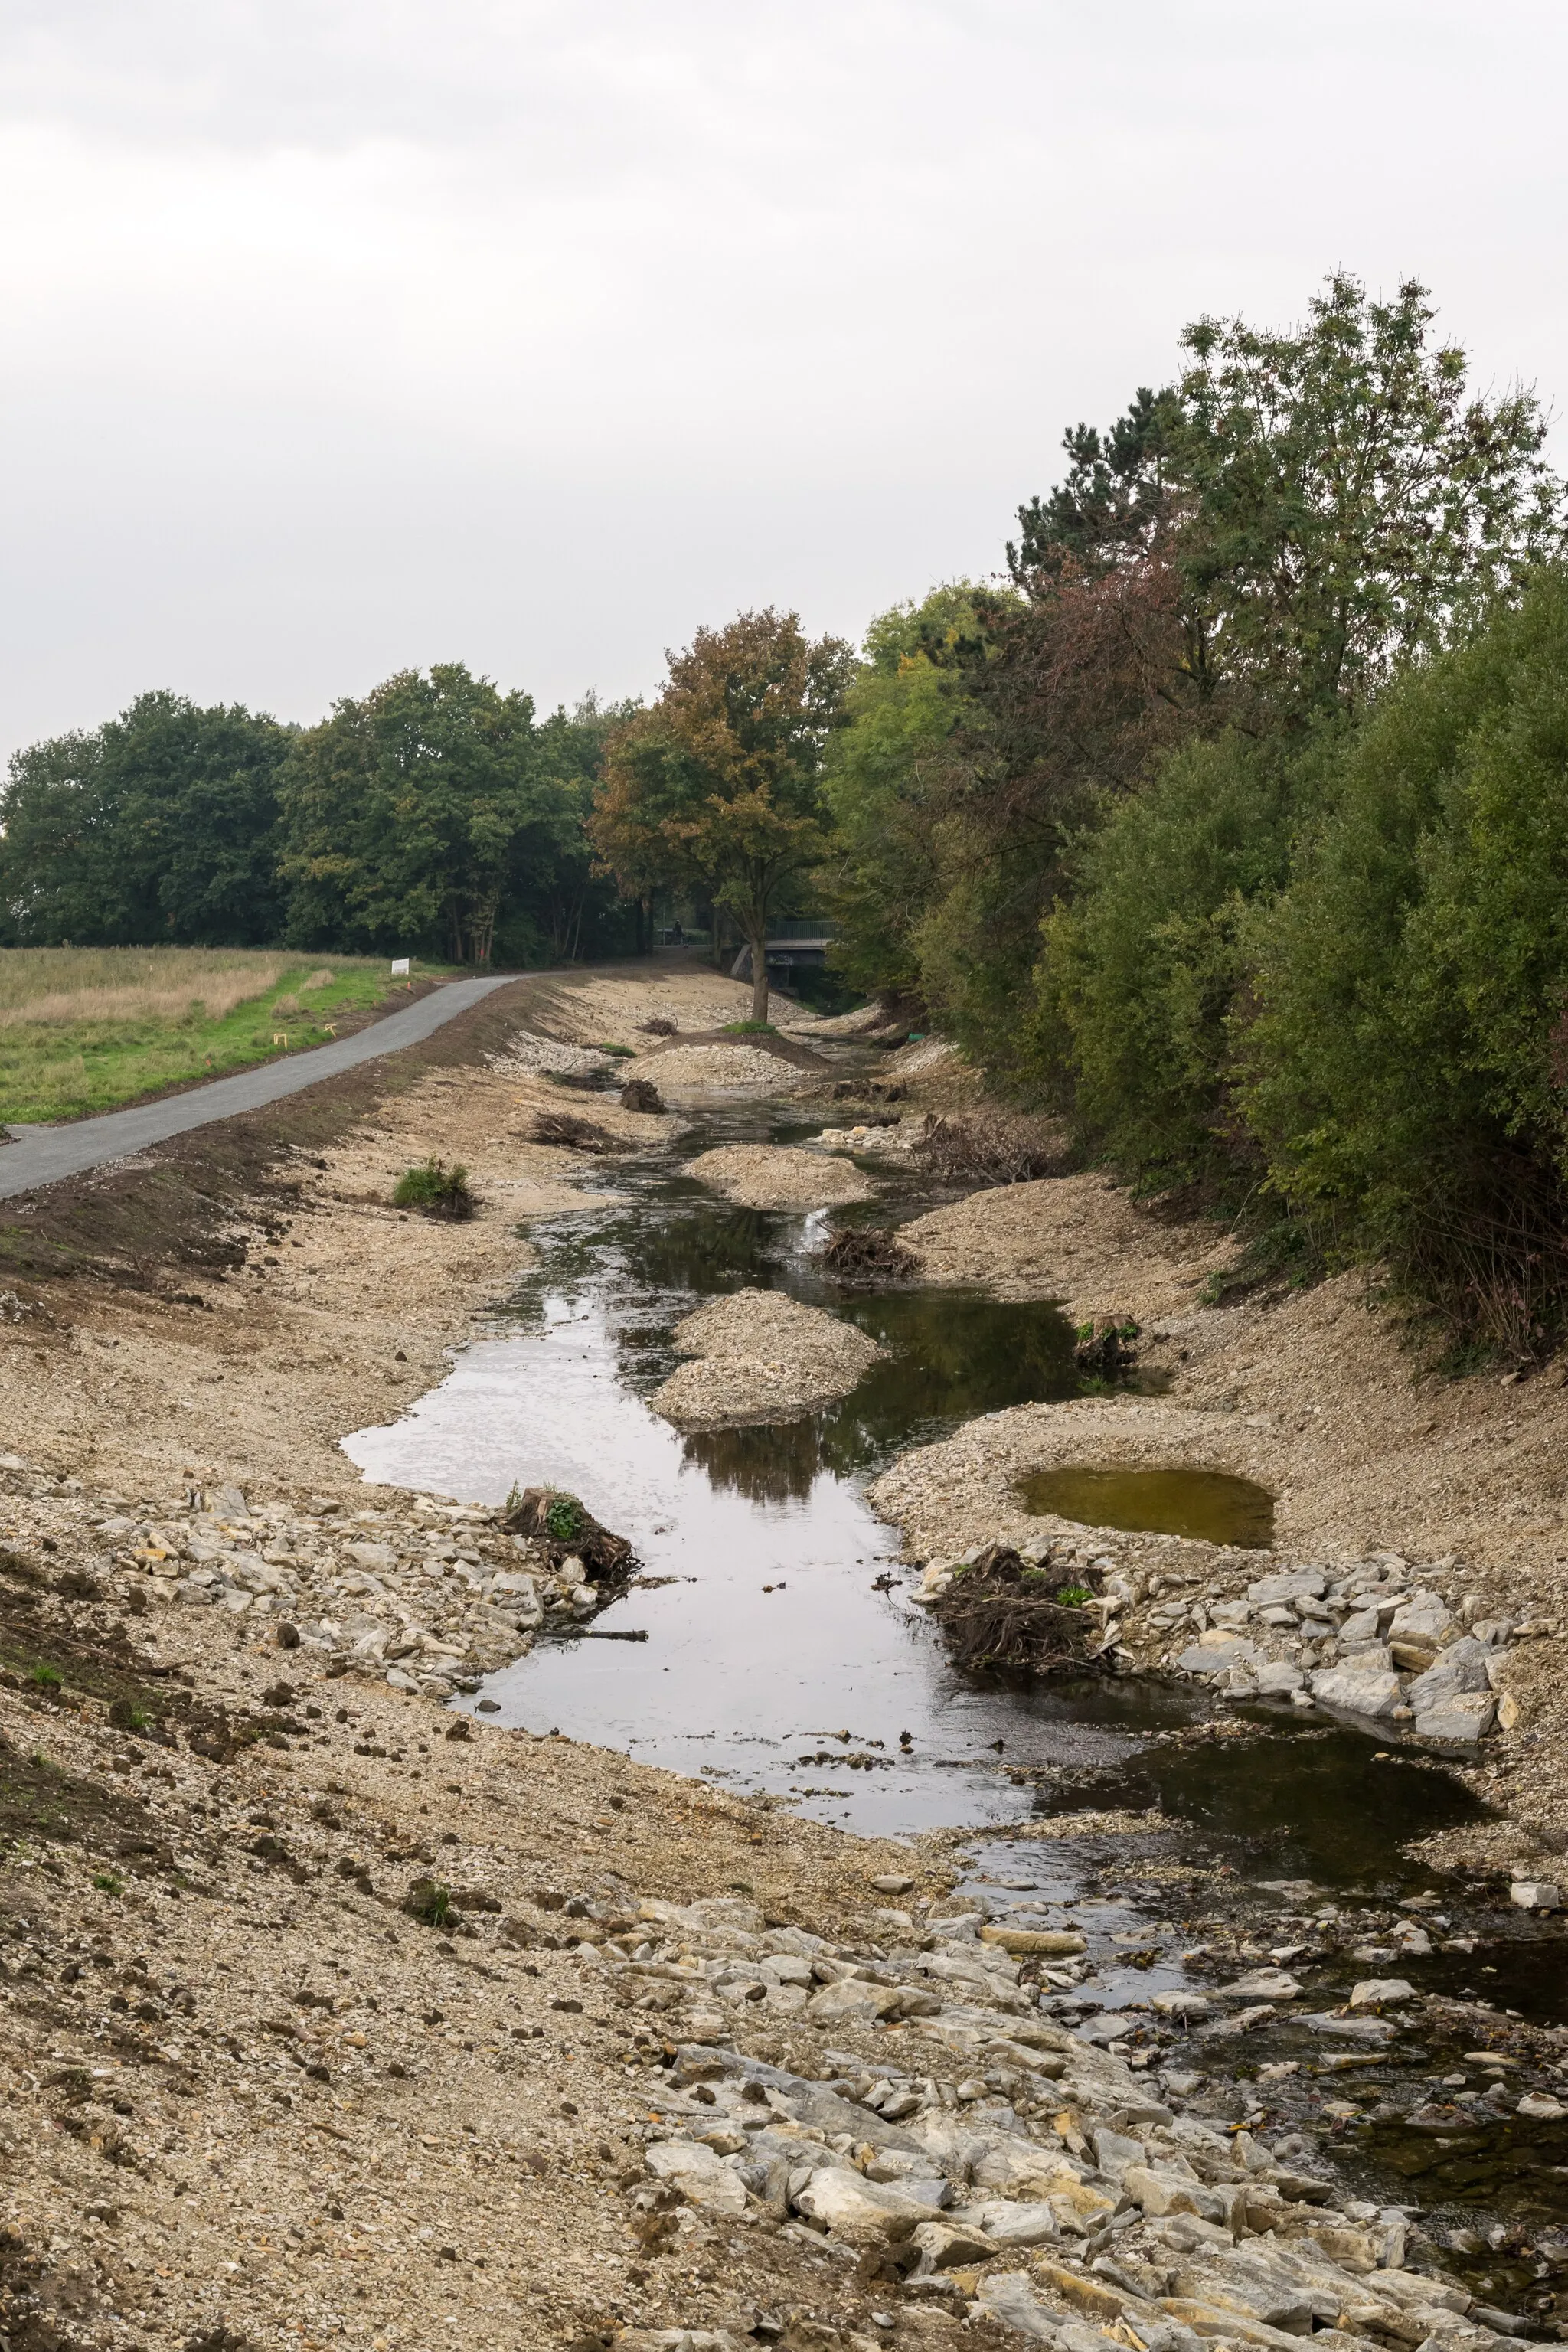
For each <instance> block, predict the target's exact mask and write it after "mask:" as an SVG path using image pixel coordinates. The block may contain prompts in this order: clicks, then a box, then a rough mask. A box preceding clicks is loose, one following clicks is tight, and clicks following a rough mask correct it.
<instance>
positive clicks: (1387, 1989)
mask: <svg viewBox="0 0 1568 2352" xmlns="http://www.w3.org/2000/svg"><path fill="white" fill-rule="evenodd" d="M1415 1999H1416V1991H1415V1986H1414V1985H1413V1984H1407V1983H1406V1982H1405V1979H1404V1978H1403V1977H1363V1979H1362V1981H1361V1983H1360V1984H1358V1985H1354V1986H1352V1989H1351V1998H1350V2005H1351V2007H1352V2010H1353V2009H1399V2008H1402V2007H1403V2006H1404V2004H1405V2002H1406V2001H1407V2000H1415Z"/></svg>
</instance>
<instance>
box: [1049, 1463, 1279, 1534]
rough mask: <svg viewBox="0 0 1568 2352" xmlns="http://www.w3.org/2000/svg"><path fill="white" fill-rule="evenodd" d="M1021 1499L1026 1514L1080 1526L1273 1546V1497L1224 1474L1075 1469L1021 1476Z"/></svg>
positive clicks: (1106, 1467) (1251, 1483)
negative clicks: (1075, 1521)
mask: <svg viewBox="0 0 1568 2352" xmlns="http://www.w3.org/2000/svg"><path fill="white" fill-rule="evenodd" d="M1018 1494H1019V1498H1020V1500H1021V1501H1022V1503H1023V1506H1024V1508H1025V1509H1026V1511H1032V1512H1034V1513H1035V1514H1036V1515H1037V1517H1047V1516H1050V1515H1054V1516H1055V1517H1058V1518H1062V1519H1077V1520H1078V1521H1079V1523H1080V1525H1082V1526H1084V1527H1090V1528H1128V1529H1130V1530H1132V1531H1137V1530H1140V1529H1151V1530H1152V1531H1154V1532H1155V1533H1158V1534H1163V1535H1171V1536H1191V1537H1194V1538H1196V1539H1197V1540H1198V1541H1199V1542H1200V1543H1212V1544H1240V1545H1243V1546H1244V1547H1246V1548H1247V1549H1249V1550H1266V1549H1268V1546H1269V1545H1270V1544H1271V1543H1272V1542H1273V1540H1274V1497H1273V1496H1272V1495H1271V1494H1269V1492H1268V1488H1267V1487H1265V1486H1257V1485H1256V1484H1255V1483H1254V1481H1253V1480H1252V1479H1250V1478H1233V1477H1232V1476H1231V1475H1230V1474H1229V1473H1228V1472H1227V1471H1224V1470H1184V1469H1169V1470H1131V1469H1126V1468H1123V1467H1122V1466H1121V1465H1119V1464H1111V1465H1100V1464H1094V1465H1088V1464H1084V1465H1071V1466H1068V1467H1065V1468H1063V1469H1059V1470H1038V1471H1036V1472H1035V1473H1034V1474H1033V1475H1032V1476H1030V1477H1027V1478H1021V1479H1020V1480H1019V1482H1018Z"/></svg>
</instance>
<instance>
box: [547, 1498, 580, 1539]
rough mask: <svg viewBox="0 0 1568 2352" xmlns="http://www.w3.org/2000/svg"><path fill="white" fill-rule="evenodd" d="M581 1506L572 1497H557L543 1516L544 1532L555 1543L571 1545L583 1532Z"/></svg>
mask: <svg viewBox="0 0 1568 2352" xmlns="http://www.w3.org/2000/svg"><path fill="white" fill-rule="evenodd" d="M583 1524H584V1520H583V1506H582V1504H581V1503H579V1502H578V1500H577V1498H576V1496H574V1495H557V1496H555V1497H554V1499H553V1501H552V1503H551V1505H550V1507H549V1508H548V1510H547V1511H546V1512H545V1514H544V1531H545V1533H546V1535H551V1536H553V1537H554V1538H555V1540H556V1542H557V1543H572V1542H573V1541H574V1539H575V1538H577V1537H578V1536H580V1535H581V1534H582V1532H583Z"/></svg>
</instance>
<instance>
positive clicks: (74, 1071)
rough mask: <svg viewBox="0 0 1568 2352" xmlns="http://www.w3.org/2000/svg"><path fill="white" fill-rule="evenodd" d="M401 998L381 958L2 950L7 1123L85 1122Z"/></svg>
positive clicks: (295, 1044) (268, 952)
mask: <svg viewBox="0 0 1568 2352" xmlns="http://www.w3.org/2000/svg"><path fill="white" fill-rule="evenodd" d="M444 969H445V967H439V966H426V965H418V966H416V968H415V971H414V974H413V977H414V978H415V979H416V980H418V979H430V978H432V977H434V976H435V974H436V972H437V971H439V970H444ZM403 993H404V990H403V988H402V986H401V985H399V986H398V987H397V988H396V990H395V995H401V994H403ZM393 994H394V983H393V982H392V981H391V980H390V978H389V976H388V972H387V967H386V962H385V960H384V958H382V957H380V956H377V957H374V958H370V957H364V956H332V957H322V956H320V955H307V956H301V955H298V954H296V953H293V952H292V951H288V950H282V949H277V950H272V949H266V948H255V949H237V948H236V949H222V950H219V949H205V948H90V949H77V948H5V949H0V1120H4V1121H6V1122H10V1121H16V1122H18V1123H21V1122H26V1121H32V1120H38V1121H40V1122H42V1123H45V1124H48V1123H51V1122H53V1121H57V1120H60V1119H68V1118H81V1117H84V1116H87V1115H90V1114H91V1113H92V1112H95V1111H104V1110H112V1109H114V1108H117V1107H118V1106H119V1105H121V1104H123V1103H129V1102H136V1101H139V1100H141V1099H142V1098H143V1097H147V1096H149V1095H157V1094H163V1093H166V1092H168V1091H169V1090H170V1089H171V1088H174V1087H183V1086H188V1085H191V1084H192V1083H193V1082H199V1081H200V1080H201V1079H203V1078H214V1077H221V1076H224V1074H225V1073H226V1072H227V1071H230V1070H239V1069H247V1068H249V1067H251V1066H253V1065H254V1064H256V1063H258V1062H270V1061H273V1060H275V1059H276V1058H277V1057H278V1056H279V1055H282V1054H285V1053H297V1052H299V1051H300V1048H301V1047H306V1046H310V1045H326V1044H328V1043H329V1042H330V1038H331V1034H332V1032H333V1031H334V1030H336V1029H338V1028H339V1026H340V1024H342V1023H344V1022H345V1021H347V1022H350V1023H352V1024H353V1025H355V1026H357V1025H358V1024H359V1021H360V1020H361V1019H362V1018H363V1015H364V1013H367V1012H369V1011H370V1010H372V1009H373V1008H374V1007H376V1006H378V1005H379V1004H380V1003H382V1001H383V999H384V998H385V997H387V996H388V995H393ZM394 1001H395V999H394Z"/></svg>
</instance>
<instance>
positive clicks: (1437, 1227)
mask: <svg viewBox="0 0 1568 2352" xmlns="http://www.w3.org/2000/svg"><path fill="white" fill-rule="evenodd" d="M1249 948H1250V952H1251V959H1252V963H1253V967H1254V978H1253V982H1252V987H1253V994H1254V1000H1255V1012H1254V1014H1253V1017H1251V1018H1250V1019H1249V1020H1248V1021H1247V1024H1245V1027H1244V1029H1243V1030H1242V1031H1241V1032H1240V1033H1239V1036H1238V1043H1239V1050H1240V1055H1241V1058H1242V1062H1243V1066H1244V1072H1245V1080H1246V1083H1245V1088H1244V1094H1243V1108H1244V1110H1245V1114H1246V1117H1247V1121H1248V1123H1249V1126H1250V1128H1251V1129H1252V1132H1253V1133H1254V1134H1255V1135H1256V1136H1257V1138H1258V1140H1259V1142H1260V1144H1261V1145H1262V1147H1263V1149H1264V1150H1266V1152H1267V1154H1268V1161H1269V1170H1270V1175H1269V1181H1270V1184H1271V1186H1272V1188H1273V1189H1274V1190H1275V1191H1276V1192H1279V1194H1281V1195H1282V1196H1283V1197H1284V1199H1285V1201H1286V1202H1287V1203H1288V1204H1289V1208H1290V1209H1291V1211H1292V1212H1293V1213H1295V1214H1297V1215H1298V1216H1299V1217H1300V1218H1301V1219H1302V1220H1303V1221H1304V1222H1305V1223H1307V1224H1308V1225H1309V1227H1310V1230H1311V1231H1312V1232H1313V1234H1315V1236H1316V1237H1317V1238H1318V1240H1319V1241H1320V1242H1321V1244H1323V1245H1324V1246H1326V1247H1328V1248H1330V1249H1331V1250H1334V1251H1336V1252H1338V1253H1340V1254H1341V1255H1379V1256H1381V1257H1382V1258H1384V1260H1385V1262H1386V1263H1387V1264H1388V1265H1389V1267H1390V1269H1391V1272H1392V1274H1393V1276H1394V1280H1395V1282H1396V1284H1397V1285H1398V1286H1400V1287H1401V1288H1402V1289H1403V1290H1405V1292H1407V1293H1408V1294H1410V1295H1411V1296H1413V1297H1418V1298H1421V1299H1424V1300H1426V1301H1427V1302H1429V1303H1431V1304H1432V1305H1434V1306H1436V1307H1437V1308H1439V1309H1440V1311H1441V1312H1442V1314H1443V1315H1444V1317H1445V1318H1446V1319H1447V1322H1448V1323H1449V1325H1450V1326H1451V1327H1452V1328H1454V1329H1455V1330H1456V1331H1457V1332H1459V1333H1461V1334H1468V1335H1470V1336H1472V1337H1474V1338H1478V1339H1480V1340H1482V1341H1483V1342H1484V1343H1485V1344H1486V1345H1488V1346H1489V1347H1491V1348H1494V1349H1501V1350H1503V1351H1504V1352H1507V1353H1509V1354H1510V1355H1515V1356H1519V1355H1529V1354H1531V1353H1537V1352H1539V1351H1540V1350H1541V1349H1542V1348H1543V1347H1545V1346H1548V1345H1550V1344H1552V1341H1553V1340H1554V1339H1555V1337H1556V1336H1557V1335H1558V1334H1559V1333H1560V1332H1561V1330H1562V1328H1563V1325H1564V1321H1565V1309H1568V1244H1565V1233H1568V1220H1565V1202H1564V1190H1563V1174H1564V1168H1565V1165H1568V1092H1565V1089H1568V576H1565V575H1564V574H1563V572H1561V571H1557V570H1552V571H1551V572H1545V573H1543V574H1542V575H1541V576H1540V577H1539V578H1538V579H1537V581H1536V582H1535V583H1534V584H1533V586H1532V587H1531V591H1530V593H1528V594H1527V596H1526V597H1525V599H1524V600H1523V602H1522V604H1521V606H1520V608H1519V609H1518V610H1517V611H1515V612H1504V613H1501V614H1499V615H1498V616H1497V617H1496V618H1494V620H1493V621H1492V622H1491V624H1490V625H1489V627H1488V628H1487V629H1485V630H1484V631H1482V632H1481V633H1479V635H1477V636H1476V637H1475V638H1474V639H1473V640H1472V641H1471V642H1470V643H1469V644H1468V645H1467V646H1464V647H1462V648H1461V649H1459V650H1458V651H1457V652H1455V653H1452V654H1449V655H1447V656H1444V657H1443V658H1441V659H1439V660H1437V661H1434V662H1433V663H1431V664H1430V665H1429V666H1428V667H1426V668H1424V669H1421V670H1418V671H1415V672H1413V673H1412V674H1411V675H1409V676H1408V677H1406V678H1405V680H1404V681H1403V682H1401V683H1400V684H1399V685H1398V686H1397V687H1396V688H1394V689H1392V690H1391V691H1390V692H1389V693H1388V694H1387V695H1386V696H1385V697H1384V701H1383V703H1382V705H1381V706H1380V708H1379V709H1378V710H1377V711H1376V712H1375V713H1374V715H1373V718H1372V719H1371V720H1370V722H1369V723H1368V724H1367V726H1366V727H1365V729H1364V730H1363V732H1362V734H1361V736H1360V738H1359V740H1357V741H1356V742H1355V743H1354V744H1353V746H1352V747H1351V749H1350V750H1349V751H1348V753H1347V754H1346V755H1345V757H1344V758H1343V759H1342V761H1341V763H1340V768H1339V772H1338V775H1337V777H1336V780H1335V784H1334V789H1333V792H1332V794H1331V806H1330V808H1329V811H1328V814H1327V815H1326V817H1325V820H1324V822H1323V824H1322V825H1321V829H1320V832H1319V834H1318V836H1317V837H1316V839H1315V840H1314V841H1313V842H1312V843H1311V844H1310V845H1309V847H1308V849H1307V851H1306V853H1305V854H1304V855H1303V856H1301V857H1300V860H1299V861H1298V867H1297V872H1296V875H1295V877H1294V878H1293V880H1292V882H1291V885H1290V887H1289V890H1288V891H1286V892H1285V893H1284V894H1283V896H1282V897H1281V898H1279V902H1278V904H1277V905H1275V906H1274V907H1273V908H1270V909H1268V911H1267V912H1260V913H1259V914H1258V916H1257V917H1256V918H1255V919H1254V922H1253V925H1252V929H1251V934H1250V939H1249Z"/></svg>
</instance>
